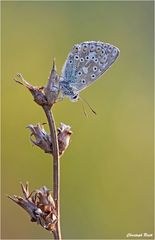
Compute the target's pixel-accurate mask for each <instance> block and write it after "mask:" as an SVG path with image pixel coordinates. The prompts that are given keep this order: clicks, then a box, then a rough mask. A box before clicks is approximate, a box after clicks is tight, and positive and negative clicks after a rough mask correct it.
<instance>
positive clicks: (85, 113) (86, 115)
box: [82, 101, 88, 118]
mask: <svg viewBox="0 0 155 240" xmlns="http://www.w3.org/2000/svg"><path fill="white" fill-rule="evenodd" d="M82 109H83V112H84V115H85V117H86V118H88V114H87V112H86V110H85V108H84V104H83V101H82Z"/></svg>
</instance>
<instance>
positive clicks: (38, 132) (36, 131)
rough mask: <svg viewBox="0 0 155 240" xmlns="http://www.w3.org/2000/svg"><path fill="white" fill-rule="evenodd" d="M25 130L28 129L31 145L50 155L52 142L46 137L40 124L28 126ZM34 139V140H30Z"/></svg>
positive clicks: (48, 136)
mask: <svg viewBox="0 0 155 240" xmlns="http://www.w3.org/2000/svg"><path fill="white" fill-rule="evenodd" d="M27 128H29V129H30V131H31V135H30V140H31V142H32V143H33V144H35V145H37V146H38V147H40V148H41V149H43V150H44V151H45V153H52V142H51V137H50V135H48V134H47V133H46V131H45V129H44V127H43V125H41V124H39V123H38V124H37V125H32V124H30V125H28V126H27ZM32 136H34V137H35V140H34V139H33V138H32Z"/></svg>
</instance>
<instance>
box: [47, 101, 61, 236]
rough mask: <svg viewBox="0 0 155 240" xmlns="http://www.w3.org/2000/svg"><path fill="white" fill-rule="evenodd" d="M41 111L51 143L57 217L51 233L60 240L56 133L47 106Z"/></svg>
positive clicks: (58, 162) (58, 161)
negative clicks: (48, 130) (44, 117)
mask: <svg viewBox="0 0 155 240" xmlns="http://www.w3.org/2000/svg"><path fill="white" fill-rule="evenodd" d="M43 109H44V112H45V114H46V117H47V120H48V124H49V129H50V134H51V138H52V143H53V198H54V200H55V205H56V210H57V217H58V221H57V223H56V231H55V232H53V234H54V239H62V238H61V228H60V157H59V146H58V138H57V131H56V125H55V120H54V116H53V113H52V111H51V110H50V108H49V107H48V106H47V105H45V106H43Z"/></svg>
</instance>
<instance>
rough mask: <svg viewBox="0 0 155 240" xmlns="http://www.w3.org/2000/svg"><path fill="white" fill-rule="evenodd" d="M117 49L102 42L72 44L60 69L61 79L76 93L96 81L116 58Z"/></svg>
mask: <svg viewBox="0 0 155 240" xmlns="http://www.w3.org/2000/svg"><path fill="white" fill-rule="evenodd" d="M118 55H119V49H118V48H117V47H115V46H113V45H111V44H108V43H103V42H95V41H90V42H83V43H80V44H77V45H74V46H73V49H72V51H71V52H70V53H69V55H68V58H67V60H66V62H65V65H64V67H63V70H62V79H63V81H64V82H65V83H66V84H67V86H68V88H71V89H72V90H73V91H74V92H76V93H78V92H80V91H82V90H83V89H85V88H86V87H88V86H89V85H90V84H92V83H93V82H94V81H96V80H97V79H98V78H99V77H100V76H101V75H102V74H103V73H104V72H105V71H106V70H107V69H108V68H109V67H110V66H111V65H112V64H113V63H114V62H115V60H116V59H117V57H118Z"/></svg>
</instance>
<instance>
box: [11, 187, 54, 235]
mask: <svg viewBox="0 0 155 240" xmlns="http://www.w3.org/2000/svg"><path fill="white" fill-rule="evenodd" d="M21 187H22V191H23V194H24V198H22V197H20V196H16V195H14V196H13V197H11V196H8V197H9V198H10V199H11V200H12V201H13V202H15V203H17V204H18V205H19V206H21V207H22V208H23V209H25V210H26V212H27V213H28V214H29V216H30V218H31V222H36V223H38V224H40V225H41V226H42V227H43V228H45V229H47V230H48V231H55V224H56V223H57V212H56V207H55V202H54V200H53V198H52V196H51V193H50V191H49V190H48V189H47V188H46V187H45V186H44V187H42V188H40V189H39V190H34V191H32V193H30V194H29V189H28V183H27V184H26V186H24V185H23V184H21Z"/></svg>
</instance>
